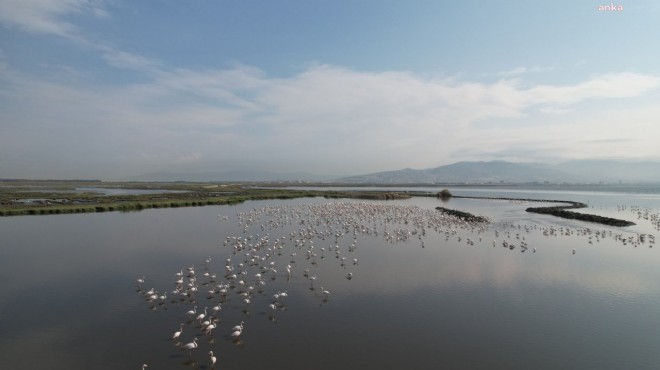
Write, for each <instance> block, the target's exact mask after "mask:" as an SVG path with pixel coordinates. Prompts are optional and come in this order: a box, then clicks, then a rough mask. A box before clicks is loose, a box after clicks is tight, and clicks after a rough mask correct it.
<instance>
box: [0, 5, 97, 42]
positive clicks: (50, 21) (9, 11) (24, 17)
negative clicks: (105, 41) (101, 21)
mask: <svg viewBox="0 0 660 370" xmlns="http://www.w3.org/2000/svg"><path fill="white" fill-rule="evenodd" d="M86 12H89V13H91V14H93V15H95V16H107V13H106V12H105V10H104V8H103V4H102V3H101V2H100V1H93V0H0V23H2V24H4V25H5V26H9V27H18V28H20V29H22V30H24V31H27V32H34V33H46V34H55V35H59V36H71V35H72V34H73V33H75V32H76V27H75V26H74V25H73V24H72V23H70V22H68V21H66V20H65V18H66V17H67V16H70V15H76V14H81V13H86Z"/></svg>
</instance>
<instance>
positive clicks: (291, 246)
mask: <svg viewBox="0 0 660 370" xmlns="http://www.w3.org/2000/svg"><path fill="white" fill-rule="evenodd" d="M507 194H508V193H507ZM479 195H484V194H481V193H479ZM513 195H516V194H515V192H514V194H513ZM491 196H493V195H492V194H491ZM507 196H508V195H507ZM566 196H568V197H569V198H571V199H569V200H578V201H583V202H586V203H588V204H590V207H591V208H590V210H589V211H590V212H591V211H594V212H598V213H602V214H607V215H615V216H616V217H618V218H625V219H630V220H632V221H634V222H637V223H638V224H637V225H635V226H632V227H629V228H616V227H609V226H602V225H595V224H589V223H583V222H577V221H569V220H561V219H556V218H553V217H552V216H547V215H532V214H528V213H526V212H524V209H525V208H526V207H527V206H529V203H516V202H511V201H483V200H474V199H472V200H471V199H452V200H450V201H449V202H446V203H443V202H440V201H439V200H437V199H434V198H413V199H410V200H397V201H389V202H363V201H355V200H333V201H329V200H327V199H321V198H314V199H297V200H286V201H283V200H277V201H253V202H246V203H244V204H241V205H237V206H209V207H202V208H178V209H153V210H145V211H141V212H136V213H100V214H81V215H57V216H35V217H27V216H26V217H11V218H2V219H0V235H2V242H1V243H2V244H1V245H2V247H1V248H0V279H1V281H3V283H4V289H3V294H2V299H1V300H0V312H1V313H2V315H1V317H2V318H1V319H0V320H1V323H2V325H1V326H2V330H0V361H2V362H3V364H4V365H3V367H5V366H6V367H8V368H17V369H34V368H48V369H78V368H80V369H82V368H93V369H139V368H140V366H141V365H142V364H143V363H147V364H148V365H149V369H176V368H181V369H183V368H199V369H204V368H210V367H209V356H208V352H209V351H210V350H212V351H213V352H214V354H215V356H216V357H217V359H218V363H217V365H216V368H218V369H219V368H222V369H238V368H240V369H258V368H269V369H280V368H281V369H337V368H344V369H406V368H417V369H438V368H443V369H495V368H502V369H559V368H561V369H622V368H637V369H657V368H658V367H660V353H659V351H658V350H657V349H658V348H660V335H659V334H658V333H660V315H659V313H660V257H659V256H658V250H657V247H653V246H654V244H651V243H650V242H649V237H646V239H645V241H644V243H641V242H639V236H638V235H639V234H657V233H658V230H657V223H654V220H653V219H651V218H652V216H653V215H654V214H656V215H657V212H658V209H660V207H658V204H659V203H658V197H657V196H653V195H648V194H647V195H639V194H618V193H617V194H605V195H603V194H602V193H594V194H568V193H567V194H559V195H557V194H552V193H549V194H545V193H540V194H539V197H540V198H539V199H543V197H545V198H546V199H547V198H550V199H557V198H560V199H566ZM649 197H650V198H649ZM528 198H529V197H528ZM330 202H332V203H333V204H337V203H341V204H353V203H357V204H364V205H367V206H368V205H386V206H388V207H394V208H396V207H402V208H401V209H407V208H406V207H408V208H414V209H416V210H417V211H415V212H417V213H414V212H413V213H411V215H410V219H409V222H408V223H405V222H403V219H405V217H403V218H401V219H399V220H396V219H394V218H388V217H389V216H388V213H387V212H390V211H383V213H382V214H378V212H375V216H374V218H373V219H368V218H367V216H364V217H360V216H356V215H354V214H350V213H349V212H345V213H342V214H341V215H340V216H341V217H343V218H344V221H349V220H352V221H353V224H351V225H360V228H365V229H364V230H366V231H364V230H362V229H361V230H357V229H356V228H355V227H354V226H350V227H348V228H347V229H345V230H348V232H346V233H345V234H343V235H341V236H338V237H337V236H334V237H331V236H327V235H326V236H323V237H320V236H319V235H317V236H316V237H313V238H309V239H307V241H306V243H305V245H304V246H303V247H300V246H298V247H296V240H301V239H306V237H304V236H301V235H302V234H301V231H305V230H310V229H316V230H326V229H328V228H329V227H330V226H328V225H331V226H332V227H333V228H334V229H333V231H335V232H337V231H339V230H340V229H341V227H340V226H339V225H340V223H341V222H342V221H336V220H331V221H329V218H325V219H323V218H321V217H320V216H321V215H322V212H325V211H327V210H335V209H336V208H333V207H330V206H328V207H326V208H314V207H316V206H317V205H324V204H328V203H330ZM438 205H442V206H444V207H448V208H457V209H464V210H468V211H470V212H473V213H478V214H483V215H486V216H489V217H491V219H492V220H493V223H491V224H490V225H488V226H485V227H474V226H469V225H464V224H460V223H456V224H453V226H451V227H449V226H448V227H446V228H443V227H441V228H439V229H438V230H434V229H433V228H432V227H426V228H425V234H424V235H421V231H420V230H421V229H420V228H418V227H416V226H415V221H414V220H413V219H412V218H413V217H416V216H415V215H418V214H424V213H423V212H433V209H434V208H435V207H436V206H438ZM329 212H330V211H329ZM397 212H398V211H397ZM237 215H239V216H240V218H239V217H237ZM644 215H647V216H648V215H650V216H651V218H650V219H648V220H647V219H644ZM219 216H220V217H219ZM301 220H303V222H302V223H301ZM322 220H324V221H322ZM250 221H252V223H251V224H250V223H249V222H250ZM324 222H326V223H325V224H324ZM246 225H247V229H246V228H245V227H246ZM367 229H369V230H367ZM385 230H386V231H387V233H389V235H401V240H399V241H396V240H392V239H391V238H390V239H388V238H387V236H386V235H387V234H386V233H385V232H384V231H385ZM596 231H598V234H596ZM292 232H293V233H294V236H293V237H291V233H292ZM376 232H377V234H376ZM396 233H399V234H396ZM333 235H335V234H333ZM596 235H598V238H596ZM250 236H252V237H251V238H250V239H249V240H247V238H249V237H250ZM265 236H267V237H268V242H267V243H266V245H267V246H268V247H271V248H272V247H273V245H275V241H276V240H278V238H283V239H282V240H285V241H286V242H285V243H284V244H283V246H282V247H281V249H280V252H281V255H278V254H277V253H276V250H275V249H273V251H272V253H270V257H268V259H267V260H266V261H264V263H262V264H261V265H268V264H269V263H270V262H274V265H273V266H274V268H276V269H277V273H274V274H271V273H270V272H268V273H264V274H263V275H264V277H263V280H264V281H265V284H264V285H263V288H262V290H263V292H262V293H258V292H256V288H255V292H254V293H253V294H252V295H250V298H251V303H250V304H248V305H246V304H245V303H244V302H243V298H244V297H243V296H241V295H239V294H238V292H239V291H240V287H236V288H230V289H229V292H228V295H227V297H226V298H225V299H224V300H222V302H223V303H222V309H221V310H220V312H219V314H218V315H217V316H218V318H219V320H220V321H219V322H218V323H217V328H216V329H215V330H214V331H213V332H212V334H211V335H205V334H204V333H203V332H202V331H201V329H200V328H199V327H198V323H197V322H196V321H193V322H190V321H189V320H188V319H187V317H186V315H185V312H186V311H188V310H190V309H192V308H193V306H195V305H196V306H197V307H198V309H197V311H198V312H201V311H203V309H204V307H207V308H208V310H209V311H210V310H211V308H212V307H213V306H214V305H216V304H218V303H220V302H221V299H220V297H219V295H218V294H216V293H213V294H210V293H208V291H209V290H211V289H213V288H214V287H215V286H217V285H218V284H224V283H226V282H228V280H227V279H226V278H225V277H224V273H225V265H226V264H227V263H228V262H226V259H227V258H229V257H230V258H231V261H230V262H229V264H231V265H232V266H234V267H236V269H239V267H238V264H239V263H241V262H243V261H244V260H245V258H244V252H238V253H236V254H233V253H232V251H233V250H232V248H231V246H232V243H231V242H229V243H228V244H227V245H225V243H224V242H225V240H227V238H228V237H239V238H245V239H244V240H245V244H254V243H256V242H257V241H258V240H259V238H263V237H265ZM523 238H524V239H523ZM468 240H469V241H470V242H468ZM503 241H507V242H508V243H509V244H513V245H515V247H514V249H510V248H508V247H507V248H505V247H503V246H502V243H503ZM523 241H524V243H526V245H527V249H526V250H525V251H523V250H524V248H522V247H521V244H522V242H523ZM633 241H635V242H633ZM353 242H355V245H356V247H355V248H354V249H352V250H351V247H350V246H351V245H352V243H353ZM310 244H313V245H314V248H313V249H312V250H313V251H314V253H316V254H317V255H316V257H314V258H310V259H307V258H306V251H308V250H310ZM334 245H338V246H339V250H340V256H345V257H346V261H344V264H343V265H342V262H341V259H340V258H337V257H336V254H335V253H334V252H333V253H330V252H329V249H330V248H331V247H333V246H334ZM321 248H324V249H325V252H324V253H325V257H324V258H321V257H320V249H321ZM533 248H536V251H535V252H534V251H533ZM573 249H575V250H576V253H575V254H573ZM293 252H295V253H296V256H294V257H292V256H291V254H292V253H293ZM258 254H259V255H260V256H262V257H263V256H265V255H266V249H265V248H264V249H263V250H261V251H260V252H259V253H258ZM209 257H210V258H211V261H210V262H209V263H208V264H207V263H205V261H206V260H207V259H209ZM354 258H357V259H358V263H357V264H354V263H353V259H354ZM291 261H295V262H291ZM312 262H315V264H313V263H312ZM244 265H245V266H247V264H244ZM286 265H291V266H292V267H291V270H292V273H291V277H290V278H288V277H287V274H286V272H285V268H286ZM188 267H194V268H195V270H196V275H197V279H198V280H197V285H198V288H199V291H198V293H197V296H196V298H195V302H191V300H190V299H189V298H187V299H186V300H183V301H182V300H180V299H178V296H177V297H175V296H174V295H173V294H172V293H171V292H172V291H173V289H174V287H175V284H174V281H175V279H176V276H175V274H176V273H177V272H179V271H181V270H183V271H184V274H185V272H186V271H187V269H188ZM306 269H309V270H310V274H309V275H310V276H315V277H316V280H315V281H314V283H312V282H311V281H310V279H309V278H308V277H306V276H304V270H306ZM244 270H246V272H247V273H246V274H245V275H244V280H245V282H246V286H250V285H253V286H256V285H255V284H256V281H257V280H256V278H255V277H254V274H256V273H258V272H259V269H258V267H257V266H253V267H245V268H244ZM204 271H209V272H210V273H212V274H216V281H215V282H213V283H209V284H206V285H205V282H206V281H208V280H206V278H203V277H202V275H201V274H202V272H204ZM349 272H350V273H352V274H353V278H352V279H350V280H349V279H347V278H346V277H347V274H348V273H349ZM143 275H144V276H145V277H146V281H145V283H144V284H143V286H142V289H141V290H139V289H138V285H137V283H136V279H137V278H138V277H141V276H143ZM273 276H274V277H275V279H274V280H273V279H272V277H273ZM186 281H188V280H187V278H186ZM321 286H323V288H324V290H328V291H329V292H330V294H329V295H328V296H327V299H326V297H325V295H324V294H323V293H322V290H321ZM151 288H154V289H155V290H156V291H157V292H158V293H159V294H160V293H164V292H167V294H168V298H167V299H166V300H165V301H164V302H163V304H160V301H155V302H148V301H147V300H146V299H145V297H144V292H145V291H146V290H149V289H151ZM281 291H286V292H287V293H288V297H286V298H285V299H281V300H279V301H278V304H277V307H276V308H275V309H271V308H270V307H269V304H271V303H272V302H273V299H272V295H273V294H274V293H277V292H281ZM207 296H211V297H212V298H211V299H207ZM173 297H174V298H176V299H175V300H174V302H172V298H173ZM241 321H244V322H245V328H244V331H243V333H242V335H241V340H240V341H238V342H236V341H233V340H232V339H231V338H230V336H229V335H230V334H231V328H232V327H233V326H234V325H238V324H239V323H240V322H241ZM181 323H183V324H184V330H183V333H182V334H181V342H182V343H188V342H190V341H192V340H193V338H195V337H196V338H198V341H197V343H199V346H198V348H197V349H195V350H194V351H192V353H191V354H190V355H189V354H188V352H187V351H183V350H181V348H180V347H177V346H176V345H175V343H173V341H172V340H171V336H172V333H173V332H174V331H176V330H178V328H179V324H181Z"/></svg>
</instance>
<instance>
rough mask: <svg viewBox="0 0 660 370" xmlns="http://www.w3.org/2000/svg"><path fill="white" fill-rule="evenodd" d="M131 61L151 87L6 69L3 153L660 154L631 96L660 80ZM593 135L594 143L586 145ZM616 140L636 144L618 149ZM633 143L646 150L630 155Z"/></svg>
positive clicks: (174, 159)
mask: <svg viewBox="0 0 660 370" xmlns="http://www.w3.org/2000/svg"><path fill="white" fill-rule="evenodd" d="M128 59H129V60H132V59H131V58H128ZM129 64H131V65H138V66H139V67H138V68H143V69H145V70H147V71H149V74H148V75H149V76H151V78H152V80H151V82H148V83H143V84H133V85H125V86H119V87H109V86H99V85H95V84H92V83H88V84H87V83H85V80H84V79H82V80H81V79H77V80H75V81H72V82H69V83H68V84H63V83H62V81H61V80H58V81H45V80H41V79H38V78H35V77H32V76H26V75H21V74H19V73H17V72H15V71H12V70H11V68H10V67H7V68H5V69H4V70H0V79H2V81H3V83H2V84H0V99H2V102H4V105H6V106H8V107H11V109H6V110H3V112H0V122H2V125H0V158H12V159H11V160H12V161H19V159H21V158H22V160H27V159H31V160H32V161H43V160H44V158H40V156H43V155H44V153H45V152H47V153H49V158H50V159H52V160H57V161H59V162H64V163H66V162H67V161H72V160H75V161H77V163H78V162H85V161H87V162H89V163H90V166H92V164H93V163H95V162H99V161H105V162H108V161H109V162H112V161H115V162H116V163H119V164H122V163H124V162H132V163H131V168H132V170H134V171H135V172H139V171H140V170H139V168H140V163H143V165H144V166H149V170H144V171H143V172H151V171H152V170H155V168H154V166H156V167H158V166H160V168H163V169H164V168H167V166H184V165H190V164H195V163H201V162H203V161H205V160H211V159H218V158H221V159H223V160H232V159H241V160H245V161H252V162H255V163H256V162H259V161H261V162H265V163H269V164H273V165H280V167H279V168H274V167H273V168H272V169H273V170H289V171H292V170H307V171H313V172H324V173H331V174H350V173H360V172H369V171H376V170H386V169H397V168H404V167H415V168H423V167H431V166H435V165H439V164H442V163H448V162H452V161H454V160H464V159H492V158H494V157H497V158H504V159H513V160H521V159H522V160H533V159H534V158H533V156H534V153H535V152H536V156H537V157H543V158H546V157H548V156H551V155H552V154H553V153H554V154H555V155H557V153H562V154H564V155H567V156H574V157H589V156H596V157H598V156H603V155H608V156H611V155H612V154H615V153H616V154H619V155H621V156H631V155H637V156H640V157H643V156H647V157H648V156H656V157H658V156H659V153H658V149H656V147H655V145H653V143H651V142H650V140H651V139H650V138H652V137H658V136H660V132H658V130H659V129H658V128H657V127H656V125H654V124H653V122H654V120H657V117H659V116H660V112H658V108H654V107H653V106H650V105H644V104H642V103H636V102H637V101H636V100H635V99H633V98H635V97H640V96H644V95H645V94H649V93H650V92H651V91H656V90H657V88H658V86H659V85H660V79H659V78H658V77H656V76H653V75H644V74H636V73H628V72H624V73H617V74H608V75H602V76H593V77H591V78H590V79H589V80H586V81H583V82H580V83H576V84H573V85H564V86H549V85H540V86H525V87H523V83H522V81H521V80H501V81H498V82H495V83H483V82H471V81H459V80H453V79H429V78H423V77H420V76H417V75H415V74H413V73H410V72H397V71H394V72H382V73H374V72H360V71H354V70H350V69H346V68H341V67H336V66H329V65H316V66H312V67H310V68H308V69H307V70H304V71H303V72H301V73H299V74H297V75H294V76H291V77H288V78H271V77H269V76H268V75H267V74H265V73H264V72H263V71H261V70H259V69H257V68H253V67H248V66H237V67H235V68H232V69H227V70H206V71H193V70H187V69H172V70H167V69H165V68H163V67H161V66H154V65H153V64H151V63H149V62H147V63H141V62H140V60H139V58H138V60H137V62H135V63H129ZM597 99H601V100H602V99H610V100H617V101H619V102H620V103H621V102H623V103H625V102H626V101H629V102H630V103H631V104H633V103H635V104H639V105H638V106H635V107H636V109H635V111H634V113H631V112H629V111H628V110H627V109H626V107H627V104H623V108H621V107H620V108H617V109H618V110H612V109H602V110H600V111H592V110H589V109H588V108H585V107H582V106H581V105H580V103H582V102H585V101H589V100H597ZM534 108H538V109H534ZM546 113H552V114H546ZM557 113H562V114H557ZM623 121H625V122H627V126H626V127H625V130H621V123H622V122H623ZM37 131H39V132H41V133H43V134H40V135H36V134H35V132H37ZM587 132H588V133H589V138H590V139H594V140H596V141H592V142H590V143H584V142H580V140H578V139H580V138H584V137H585V133H587ZM10 138H11V139H10ZM616 138H624V139H626V140H629V141H622V142H621V144H612V142H607V140H611V139H616ZM599 140H600V141H599ZM17 142H18V143H26V142H29V143H31V145H30V146H27V145H14V144H15V143H17ZM32 145H34V146H36V147H39V148H43V150H40V151H36V150H34V149H31V147H32ZM630 145H635V146H636V148H637V150H636V151H634V152H631V151H630V150H628V151H627V152H626V148H628V149H629V147H630ZM172 148H175V149H174V150H173V149H172ZM17 153H18V154H20V155H19V157H20V158H17V157H16V154H17ZM461 153H462V154H461ZM507 153H508V154H507ZM516 153H517V154H516ZM458 155H462V156H463V157H457V156H458ZM506 155H508V157H506ZM47 159H48V158H47ZM7 160H8V159H7ZM119 164H117V166H119V167H121V166H120V165H119ZM2 166H3V164H2V160H0V167H2ZM6 166H7V165H6V164H5V167H6ZM122 166H123V164H122ZM126 166H128V164H126V165H125V167H126ZM83 167H84V166H82V164H81V165H80V168H83ZM143 168H144V167H143ZM118 171H119V170H118ZM80 176H82V175H80Z"/></svg>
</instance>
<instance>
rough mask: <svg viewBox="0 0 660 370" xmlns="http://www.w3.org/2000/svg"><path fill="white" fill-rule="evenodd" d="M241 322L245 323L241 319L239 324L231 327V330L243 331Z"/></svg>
mask: <svg viewBox="0 0 660 370" xmlns="http://www.w3.org/2000/svg"><path fill="white" fill-rule="evenodd" d="M243 324H245V322H243V321H241V324H240V325H236V326H234V327H233V328H231V330H232V331H243Z"/></svg>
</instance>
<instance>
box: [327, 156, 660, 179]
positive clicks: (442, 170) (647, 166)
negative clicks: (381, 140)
mask: <svg viewBox="0 0 660 370" xmlns="http://www.w3.org/2000/svg"><path fill="white" fill-rule="evenodd" d="M337 182H341V183H353V184H434V183H447V184H453V183H478V184H488V183H491V184H498V183H515V184H518V183H601V182H602V183H619V182H620V183H660V163H658V162H618V161H606V160H576V161H569V162H565V163H560V164H558V165H549V164H543V163H512V162H506V161H490V162H457V163H453V164H450V165H446V166H440V167H435V168H428V169H419V170H415V169H410V168H406V169H402V170H397V171H384V172H376V173H371V174H366V175H358V176H350V177H344V178H341V179H338V180H337Z"/></svg>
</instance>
